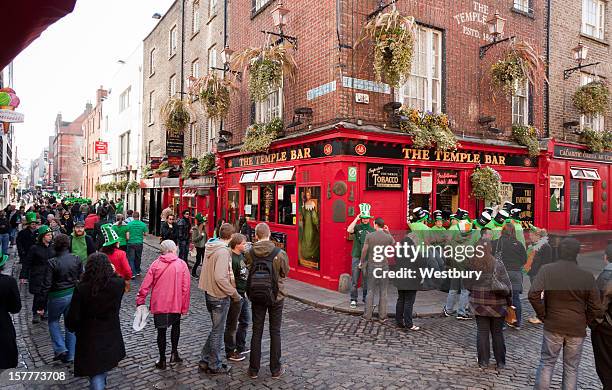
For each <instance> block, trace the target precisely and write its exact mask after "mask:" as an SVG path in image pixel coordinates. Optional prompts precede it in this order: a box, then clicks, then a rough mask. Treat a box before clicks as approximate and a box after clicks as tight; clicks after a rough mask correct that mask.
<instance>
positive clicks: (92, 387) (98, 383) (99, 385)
mask: <svg viewBox="0 0 612 390" xmlns="http://www.w3.org/2000/svg"><path fill="white" fill-rule="evenodd" d="M107 376H108V373H107V372H103V373H102V374H98V375H94V376H90V377H89V390H104V389H105V388H106V377H107Z"/></svg>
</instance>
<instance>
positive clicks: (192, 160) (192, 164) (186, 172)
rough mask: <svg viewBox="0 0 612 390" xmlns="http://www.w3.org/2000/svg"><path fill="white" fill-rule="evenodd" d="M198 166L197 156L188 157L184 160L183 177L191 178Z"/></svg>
mask: <svg viewBox="0 0 612 390" xmlns="http://www.w3.org/2000/svg"><path fill="white" fill-rule="evenodd" d="M197 167H198V159H197V158H196V157H187V158H186V159H184V160H183V168H182V174H181V176H183V179H187V178H189V176H191V174H192V173H195V171H196V169H197Z"/></svg>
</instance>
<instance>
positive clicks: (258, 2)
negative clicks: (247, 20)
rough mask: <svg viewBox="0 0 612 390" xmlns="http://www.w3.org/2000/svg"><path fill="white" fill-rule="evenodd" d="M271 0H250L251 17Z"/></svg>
mask: <svg viewBox="0 0 612 390" xmlns="http://www.w3.org/2000/svg"><path fill="white" fill-rule="evenodd" d="M271 2H272V0H252V1H251V17H253V16H255V15H257V14H258V13H260V12H261V10H263V9H264V8H266V6H268V4H270V3H271Z"/></svg>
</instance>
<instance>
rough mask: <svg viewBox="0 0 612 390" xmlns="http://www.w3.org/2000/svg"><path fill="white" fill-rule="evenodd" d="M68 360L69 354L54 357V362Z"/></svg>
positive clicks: (63, 353)
mask: <svg viewBox="0 0 612 390" xmlns="http://www.w3.org/2000/svg"><path fill="white" fill-rule="evenodd" d="M67 359H68V352H62V353H59V354H57V355H55V356H54V357H53V361H57V360H61V361H62V362H63V361H64V360H67Z"/></svg>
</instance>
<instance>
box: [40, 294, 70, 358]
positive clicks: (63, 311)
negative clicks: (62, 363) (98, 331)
mask: <svg viewBox="0 0 612 390" xmlns="http://www.w3.org/2000/svg"><path fill="white" fill-rule="evenodd" d="M71 300H72V294H70V295H66V296H63V297H58V298H49V301H48V302H47V310H48V311H49V319H48V324H49V334H50V335H51V342H52V343H53V352H54V353H55V356H57V355H59V354H60V353H64V352H68V360H74V348H75V347H76V336H75V334H74V333H72V332H69V331H68V330H67V329H64V335H62V329H61V328H60V323H59V321H60V317H61V316H62V315H63V316H64V320H65V319H66V315H67V314H68V310H69V309H70V301H71Z"/></svg>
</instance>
